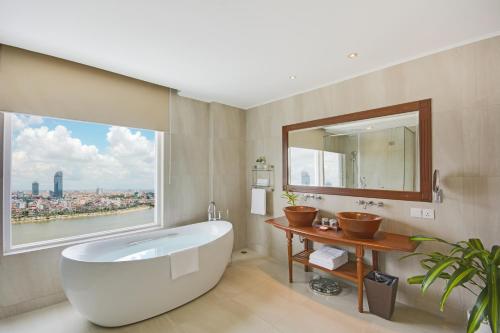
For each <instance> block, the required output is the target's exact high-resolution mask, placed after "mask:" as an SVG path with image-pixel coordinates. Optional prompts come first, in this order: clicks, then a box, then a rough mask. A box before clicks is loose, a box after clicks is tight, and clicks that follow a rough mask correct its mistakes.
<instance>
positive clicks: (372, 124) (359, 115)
mask: <svg viewBox="0 0 500 333" xmlns="http://www.w3.org/2000/svg"><path fill="white" fill-rule="evenodd" d="M282 134H283V189H284V190H288V191H291V192H306V193H321V194H334V195H345V196H357V197H369V198H386V199H395V200H410V201H426V202H431V201H432V180H431V179H432V124H431V100H430V99H426V100H421V101H415V102H409V103H404V104H398V105H393V106H387V107H383V108H378V109H373V110H367V111H361V112H356V113H350V114H344V115H340V116H334V117H329V118H324V119H317V120H312V121H306V122H302V123H297V124H292V125H287V126H283V131H282Z"/></svg>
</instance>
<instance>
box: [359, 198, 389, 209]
mask: <svg viewBox="0 0 500 333" xmlns="http://www.w3.org/2000/svg"><path fill="white" fill-rule="evenodd" d="M356 203H357V204H358V205H360V206H363V209H366V208H367V207H368V206H370V207H371V206H377V207H384V203H383V202H382V201H379V202H375V201H373V200H370V201H367V200H363V199H361V200H358V201H356Z"/></svg>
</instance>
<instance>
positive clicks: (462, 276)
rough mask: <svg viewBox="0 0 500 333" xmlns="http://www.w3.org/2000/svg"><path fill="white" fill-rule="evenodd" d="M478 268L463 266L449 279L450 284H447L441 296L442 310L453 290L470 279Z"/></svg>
mask: <svg viewBox="0 0 500 333" xmlns="http://www.w3.org/2000/svg"><path fill="white" fill-rule="evenodd" d="M476 271H477V269H475V268H474V267H470V268H465V267H462V268H460V269H457V270H456V271H455V272H454V273H453V274H452V275H451V277H450V279H449V280H448V284H447V285H446V288H445V291H444V294H443V296H442V297H441V303H440V310H441V311H443V310H444V305H445V303H446V301H447V300H448V297H449V296H450V295H451V292H452V291H453V289H454V288H455V287H456V286H459V285H462V284H464V283H465V282H467V281H469V280H470V279H471V278H472V277H473V276H474V274H475V273H476Z"/></svg>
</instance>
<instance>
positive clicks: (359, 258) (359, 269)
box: [356, 245, 365, 312]
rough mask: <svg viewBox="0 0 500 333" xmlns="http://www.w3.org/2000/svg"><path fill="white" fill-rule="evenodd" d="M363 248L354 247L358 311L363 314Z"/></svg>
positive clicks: (359, 246)
mask: <svg viewBox="0 0 500 333" xmlns="http://www.w3.org/2000/svg"><path fill="white" fill-rule="evenodd" d="M364 254H365V251H364V248H363V246H361V245H358V246H356V275H357V280H358V281H357V282H358V311H359V312H363V278H364V276H363V275H364V271H363V256H364Z"/></svg>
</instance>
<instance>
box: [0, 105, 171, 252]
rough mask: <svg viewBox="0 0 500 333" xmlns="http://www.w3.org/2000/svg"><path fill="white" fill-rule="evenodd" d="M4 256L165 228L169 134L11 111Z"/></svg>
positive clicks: (6, 148)
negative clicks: (165, 160)
mask: <svg viewBox="0 0 500 333" xmlns="http://www.w3.org/2000/svg"><path fill="white" fill-rule="evenodd" d="M3 119H4V137H3V140H4V145H3V147H4V154H3V155H4V156H3V158H4V192H3V195H4V206H3V208H4V219H3V222H4V251H5V252H6V253H8V252H16V251H23V250H26V249H33V248H40V247H46V246H52V245H54V244H60V243H68V242H72V241H77V240H81V239H88V238H94V237H104V236H108V235H111V234H116V233H123V232H132V231H135V230H142V229H144V228H152V227H157V226H159V225H160V224H161V207H160V205H159V203H160V202H161V200H160V199H159V195H160V194H161V172H160V170H161V163H162V158H161V151H162V149H161V146H162V133H158V132H155V131H151V130H144V129H135V128H128V127H121V126H110V125H104V124H96V123H89V122H80V121H71V120H63V119H55V118H49V117H38V116H30V115H24V114H14V113H3Z"/></svg>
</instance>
